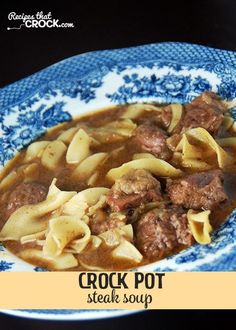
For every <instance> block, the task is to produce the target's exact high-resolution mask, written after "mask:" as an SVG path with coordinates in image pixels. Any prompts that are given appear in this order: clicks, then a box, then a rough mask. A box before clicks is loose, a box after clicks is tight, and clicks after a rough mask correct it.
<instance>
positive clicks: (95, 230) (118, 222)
mask: <svg viewBox="0 0 236 330" xmlns="http://www.w3.org/2000/svg"><path fill="white" fill-rule="evenodd" d="M125 223H126V218H125V217H120V216H119V215H118V214H117V215H116V214H114V213H113V215H111V216H108V215H107V213H106V212H105V211H103V210H97V212H96V214H95V215H94V216H93V217H92V218H91V219H90V220H89V227H90V230H91V233H92V234H93V235H99V234H101V233H104V232H105V231H107V230H110V229H115V228H119V227H121V226H124V225H125Z"/></svg>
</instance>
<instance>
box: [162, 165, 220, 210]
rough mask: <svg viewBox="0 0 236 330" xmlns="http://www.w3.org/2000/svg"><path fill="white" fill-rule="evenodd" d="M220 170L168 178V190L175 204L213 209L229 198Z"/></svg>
mask: <svg viewBox="0 0 236 330" xmlns="http://www.w3.org/2000/svg"><path fill="white" fill-rule="evenodd" d="M222 181H223V173H222V172H221V171H220V170H213V171H208V172H201V173H195V174H191V175H187V176H185V177H183V178H180V179H176V180H172V179H167V185H166V190H167V193H168V195H169V197H170V199H171V201H172V202H173V203H174V204H177V205H183V206H184V207H186V208H192V209H197V210H198V209H203V210H213V209H214V208H215V207H217V206H218V205H219V203H221V202H223V201H224V200H226V199H227V195H226V193H225V191H224V188H223V184H222Z"/></svg>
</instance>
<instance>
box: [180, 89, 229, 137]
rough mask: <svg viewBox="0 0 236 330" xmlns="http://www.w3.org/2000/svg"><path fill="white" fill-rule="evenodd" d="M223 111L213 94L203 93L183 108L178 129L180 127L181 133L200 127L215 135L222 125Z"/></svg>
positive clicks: (222, 106) (218, 100) (220, 103)
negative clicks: (183, 113) (183, 111)
mask: <svg viewBox="0 0 236 330" xmlns="http://www.w3.org/2000/svg"><path fill="white" fill-rule="evenodd" d="M225 111H226V107H225V105H224V104H223V102H222V101H221V99H220V98H219V97H218V96H217V95H216V94H215V93H213V92H205V93H203V94H201V95H200V96H198V97H197V98H195V99H194V100H193V101H192V102H191V103H189V104H188V105H186V106H185V115H184V118H183V120H182V122H181V124H180V125H179V127H178V128H180V127H182V131H181V132H182V133H183V132H185V131H186V130H188V129H191V128H196V127H202V128H205V129H206V130H207V131H208V132H209V133H210V134H212V135H215V134H217V132H218V131H219V128H220V126H221V124H222V121H223V118H224V116H223V113H224V112H225ZM178 128H177V130H178Z"/></svg>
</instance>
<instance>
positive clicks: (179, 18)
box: [0, 0, 236, 330]
mask: <svg viewBox="0 0 236 330" xmlns="http://www.w3.org/2000/svg"><path fill="white" fill-rule="evenodd" d="M58 2H59V1H58ZM13 11H14V12H17V13H25V14H28V15H29V14H35V13H36V12H37V11H44V13H45V14H46V13H48V12H49V11H51V12H52V16H53V18H56V19H59V20H60V21H61V22H73V23H74V25H75V28H73V29H26V28H24V27H23V28H22V29H21V30H19V31H17V30H11V31H8V30H7V27H8V26H14V23H17V22H14V21H8V19H7V16H8V14H9V13H10V12H13ZM0 14H1V18H0V45H1V46H0V87H3V86H5V85H7V84H10V83H12V82H14V81H16V80H19V79H21V78H24V77H26V76H27V75H30V74H32V73H34V72H37V71H38V70H40V69H42V68H44V67H46V66H48V65H50V64H53V63H55V62H57V61H59V60H62V59H64V58H67V57H69V56H73V55H76V54H80V53H83V52H87V51H93V50H98V49H109V48H121V47H129V46H136V45H141V44H148V43H152V42H162V41H185V42H190V43H195V44H202V45H206V46H210V47H215V48H221V49H228V50H234V51H236V19H235V17H236V1H235V0H206V1H203V0H201V1H191V0H189V1H182V0H178V1H177V0H176V1H173V2H171V1H170V0H169V1H168V0H162V1H160V0H156V1H153V2H150V1H147V0H142V1H136V2H134V3H133V2H131V1H128V0H127V1H125V2H124V3H123V2H121V1H117V0H113V1H109V2H107V4H105V3H103V2H102V1H91V0H87V1H81V0H77V1H69V0H63V1H60V3H57V5H55V4H53V3H50V2H49V1H46V2H44V3H42V1H41V2H40V3H37V2H36V1H31V3H29V4H24V3H23V2H22V1H19V2H17V1H15V2H14V1H5V4H3V1H2V2H1V5H0ZM15 25H17V24H15ZM36 285H37V284H36ZM199 289H201V288H200V287H199ZM183 290H184V288H183ZM204 294H207V293H203V299H204ZM1 299H4V297H1ZM12 299H14V294H13V295H12ZM45 299H46V295H45ZM218 299H220V297H218ZM235 315H236V313H235V311H231V312H227V313H226V312H225V311H224V312H222V311H148V312H144V313H139V314H135V315H131V316H128V317H120V318H114V319H110V320H98V321H87V322H63V321H61V322H49V321H37V320H25V319H21V318H15V317H10V316H6V315H4V314H1V315H0V329H4V330H8V329H14V328H19V329H20V328H21V329H34V330H37V329H43V328H47V329H49V330H50V329H93V330H97V329H103V330H108V329H109V330H110V329H114V330H115V329H142V328H143V329H144V330H148V329H158V330H162V329H172V328H173V329H199V328H202V326H203V325H205V324H206V322H210V325H209V326H210V328H211V329H213V328H214V329H216V328H221V322H223V321H224V322H225V323H226V324H227V328H232V327H233V328H234V327H235V326H234V325H233V324H232V323H231V321H232V320H233V319H235ZM226 324H225V326H224V328H226ZM203 328H204V327H203Z"/></svg>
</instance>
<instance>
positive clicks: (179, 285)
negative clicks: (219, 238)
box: [0, 272, 236, 309]
mask: <svg viewBox="0 0 236 330" xmlns="http://www.w3.org/2000/svg"><path fill="white" fill-rule="evenodd" d="M0 292H1V299H0V308H1V309H21V308H22V309H34V308H37V309H38V308H40V309H44V308H45V309H51V308H52V309H56V308H60V309H61V308H62V309H81V308H82V309H117V308H120V309H235V308H236V298H235V297H236V272H232V273H226V272H224V273H221V272H217V273H194V272H186V273H180V272H179V273H139V272H127V273H118V272H114V273H99V272H94V273H85V272H84V273H83V272H81V273H80V272H42V273H27V272H26V273H25V272H24V273H18V272H12V273H11V272H9V273H7V272H6V273H1V274H0Z"/></svg>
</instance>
